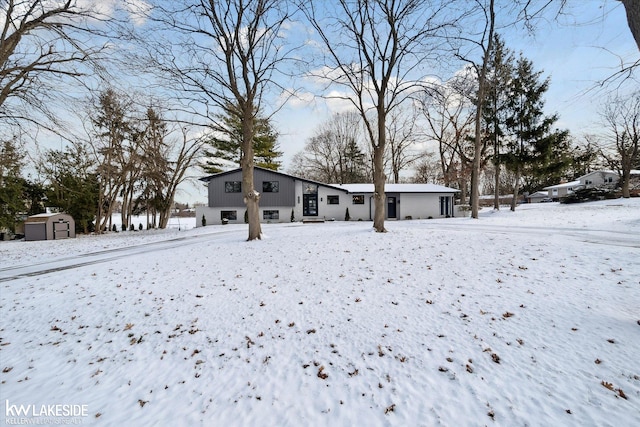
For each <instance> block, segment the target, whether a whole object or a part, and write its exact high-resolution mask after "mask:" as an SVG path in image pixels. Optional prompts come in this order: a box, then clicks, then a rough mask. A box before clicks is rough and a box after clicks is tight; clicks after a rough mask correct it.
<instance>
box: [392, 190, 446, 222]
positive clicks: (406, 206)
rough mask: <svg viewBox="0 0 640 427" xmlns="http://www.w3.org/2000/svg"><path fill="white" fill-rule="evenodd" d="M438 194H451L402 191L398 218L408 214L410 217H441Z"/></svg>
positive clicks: (403, 217)
mask: <svg viewBox="0 0 640 427" xmlns="http://www.w3.org/2000/svg"><path fill="white" fill-rule="evenodd" d="M440 196H450V197H452V195H451V194H424V193H420V194H418V193H404V194H401V195H400V214H399V215H398V219H405V218H406V217H407V216H410V217H411V218H412V219H427V218H429V217H432V218H441V217H443V215H440Z"/></svg>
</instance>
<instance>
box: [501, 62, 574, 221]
mask: <svg viewBox="0 0 640 427" xmlns="http://www.w3.org/2000/svg"><path fill="white" fill-rule="evenodd" d="M541 75H542V72H541V71H534V69H533V63H532V62H531V61H529V60H527V59H526V58H524V57H523V56H522V55H520V57H519V58H518V60H517V62H516V67H515V69H514V72H513V77H512V82H511V85H510V89H511V90H510V96H509V98H508V103H507V107H508V114H507V117H506V120H505V124H506V128H507V129H508V131H509V133H510V136H511V138H510V139H509V141H508V142H507V144H506V153H505V155H504V156H502V159H503V160H504V163H505V165H506V167H507V168H508V169H509V170H511V171H512V172H513V173H514V175H515V178H514V186H513V200H512V202H511V210H515V207H516V203H517V199H518V194H519V192H520V186H521V180H522V178H523V177H524V178H526V179H525V181H527V186H526V187H527V188H526V189H527V190H534V189H537V186H538V185H539V184H540V183H541V182H544V181H549V182H554V180H556V179H558V178H559V177H562V176H563V175H564V171H565V170H566V169H567V168H568V166H569V164H570V159H569V156H568V151H569V143H568V141H569V133H568V132H567V131H560V130H552V129H551V127H552V125H553V124H554V123H555V122H556V121H557V120H558V116H557V115H556V114H554V115H551V116H545V114H544V111H543V108H544V99H543V96H544V94H545V92H546V91H547V89H548V88H549V78H546V79H544V80H542V81H540V77H541Z"/></svg>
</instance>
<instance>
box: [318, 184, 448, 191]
mask: <svg viewBox="0 0 640 427" xmlns="http://www.w3.org/2000/svg"><path fill="white" fill-rule="evenodd" d="M331 186H332V187H336V188H340V189H344V190H347V191H348V192H349V193H373V192H374V185H373V184H331ZM384 191H385V193H458V192H460V190H456V189H455V188H449V187H445V186H444V185H436V184H385V185H384Z"/></svg>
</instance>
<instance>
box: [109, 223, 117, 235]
mask: <svg viewBox="0 0 640 427" xmlns="http://www.w3.org/2000/svg"><path fill="white" fill-rule="evenodd" d="M111 231H115V232H116V233H117V232H118V227H116V225H115V224H113V227H111Z"/></svg>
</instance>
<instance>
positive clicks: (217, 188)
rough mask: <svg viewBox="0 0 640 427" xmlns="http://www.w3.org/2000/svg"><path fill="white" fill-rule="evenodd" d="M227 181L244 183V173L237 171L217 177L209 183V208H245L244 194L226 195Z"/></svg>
mask: <svg viewBox="0 0 640 427" xmlns="http://www.w3.org/2000/svg"><path fill="white" fill-rule="evenodd" d="M226 181H242V171H236V172H233V173H229V174H224V175H222V176H219V177H215V178H213V179H211V180H210V181H209V207H211V208H219V207H242V206H244V197H243V195H242V194H243V193H225V192H224V183H225V182H226Z"/></svg>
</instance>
